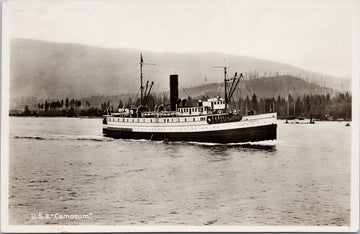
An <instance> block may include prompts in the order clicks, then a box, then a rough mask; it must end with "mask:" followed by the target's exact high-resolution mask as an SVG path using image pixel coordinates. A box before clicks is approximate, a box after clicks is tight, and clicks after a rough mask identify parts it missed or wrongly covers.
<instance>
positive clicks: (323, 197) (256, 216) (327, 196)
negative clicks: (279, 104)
mask: <svg viewBox="0 0 360 234" xmlns="http://www.w3.org/2000/svg"><path fill="white" fill-rule="evenodd" d="M350 142H351V127H345V123H343V122H318V123H316V124H315V125H307V124H299V125H298V124H284V123H283V121H280V120H279V121H278V140H277V141H266V142H260V143H257V144H239V145H237V144H232V145H214V144H196V143H184V142H170V143H164V142H155V141H147V140H140V141H135V140H121V139H111V138H105V137H103V136H102V120H101V119H76V118H22V117H11V118H10V174H9V177H10V188H9V192H10V199H9V221H10V224H38V225H42V224H74V225H76V224H79V225H80V224H81V225H84V224H97V225H105V224H106V225H330V226H331V225H335V226H336V225H342V226H343V225H350V151H351V145H350ZM39 213H42V214H53V215H54V214H58V215H83V214H86V215H89V218H85V219H55V218H54V217H52V218H50V219H34V218H32V214H33V215H34V214H39Z"/></svg>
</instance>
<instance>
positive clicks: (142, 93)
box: [140, 53, 156, 106]
mask: <svg viewBox="0 0 360 234" xmlns="http://www.w3.org/2000/svg"><path fill="white" fill-rule="evenodd" d="M143 65H156V64H153V63H144V59H143V56H142V53H140V90H141V97H140V105H142V106H143V105H145V104H146V103H145V102H144V86H143V72H142V69H143ZM153 84H154V82H152V83H151V87H152V86H153ZM151 87H150V90H151ZM150 90H149V93H148V94H150Z"/></svg>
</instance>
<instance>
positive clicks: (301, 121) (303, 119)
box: [285, 118, 315, 124]
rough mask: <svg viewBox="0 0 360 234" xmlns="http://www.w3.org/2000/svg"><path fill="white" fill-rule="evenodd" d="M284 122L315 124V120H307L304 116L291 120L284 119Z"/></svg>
mask: <svg viewBox="0 0 360 234" xmlns="http://www.w3.org/2000/svg"><path fill="white" fill-rule="evenodd" d="M285 123H286V124H315V121H314V120H313V119H312V118H310V120H307V119H305V118H298V119H294V120H292V121H289V120H286V121H285Z"/></svg>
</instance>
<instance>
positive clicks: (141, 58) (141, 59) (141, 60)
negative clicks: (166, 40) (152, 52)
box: [140, 53, 144, 63]
mask: <svg viewBox="0 0 360 234" xmlns="http://www.w3.org/2000/svg"><path fill="white" fill-rule="evenodd" d="M140 62H141V63H142V62H144V60H143V57H142V53H141V54H140Z"/></svg>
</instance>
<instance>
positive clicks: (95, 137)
mask: <svg viewBox="0 0 360 234" xmlns="http://www.w3.org/2000/svg"><path fill="white" fill-rule="evenodd" d="M14 138H16V139H32V140H79V141H112V140H113V139H112V138H108V137H104V136H99V135H50V134H48V135H41V136H14Z"/></svg>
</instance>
